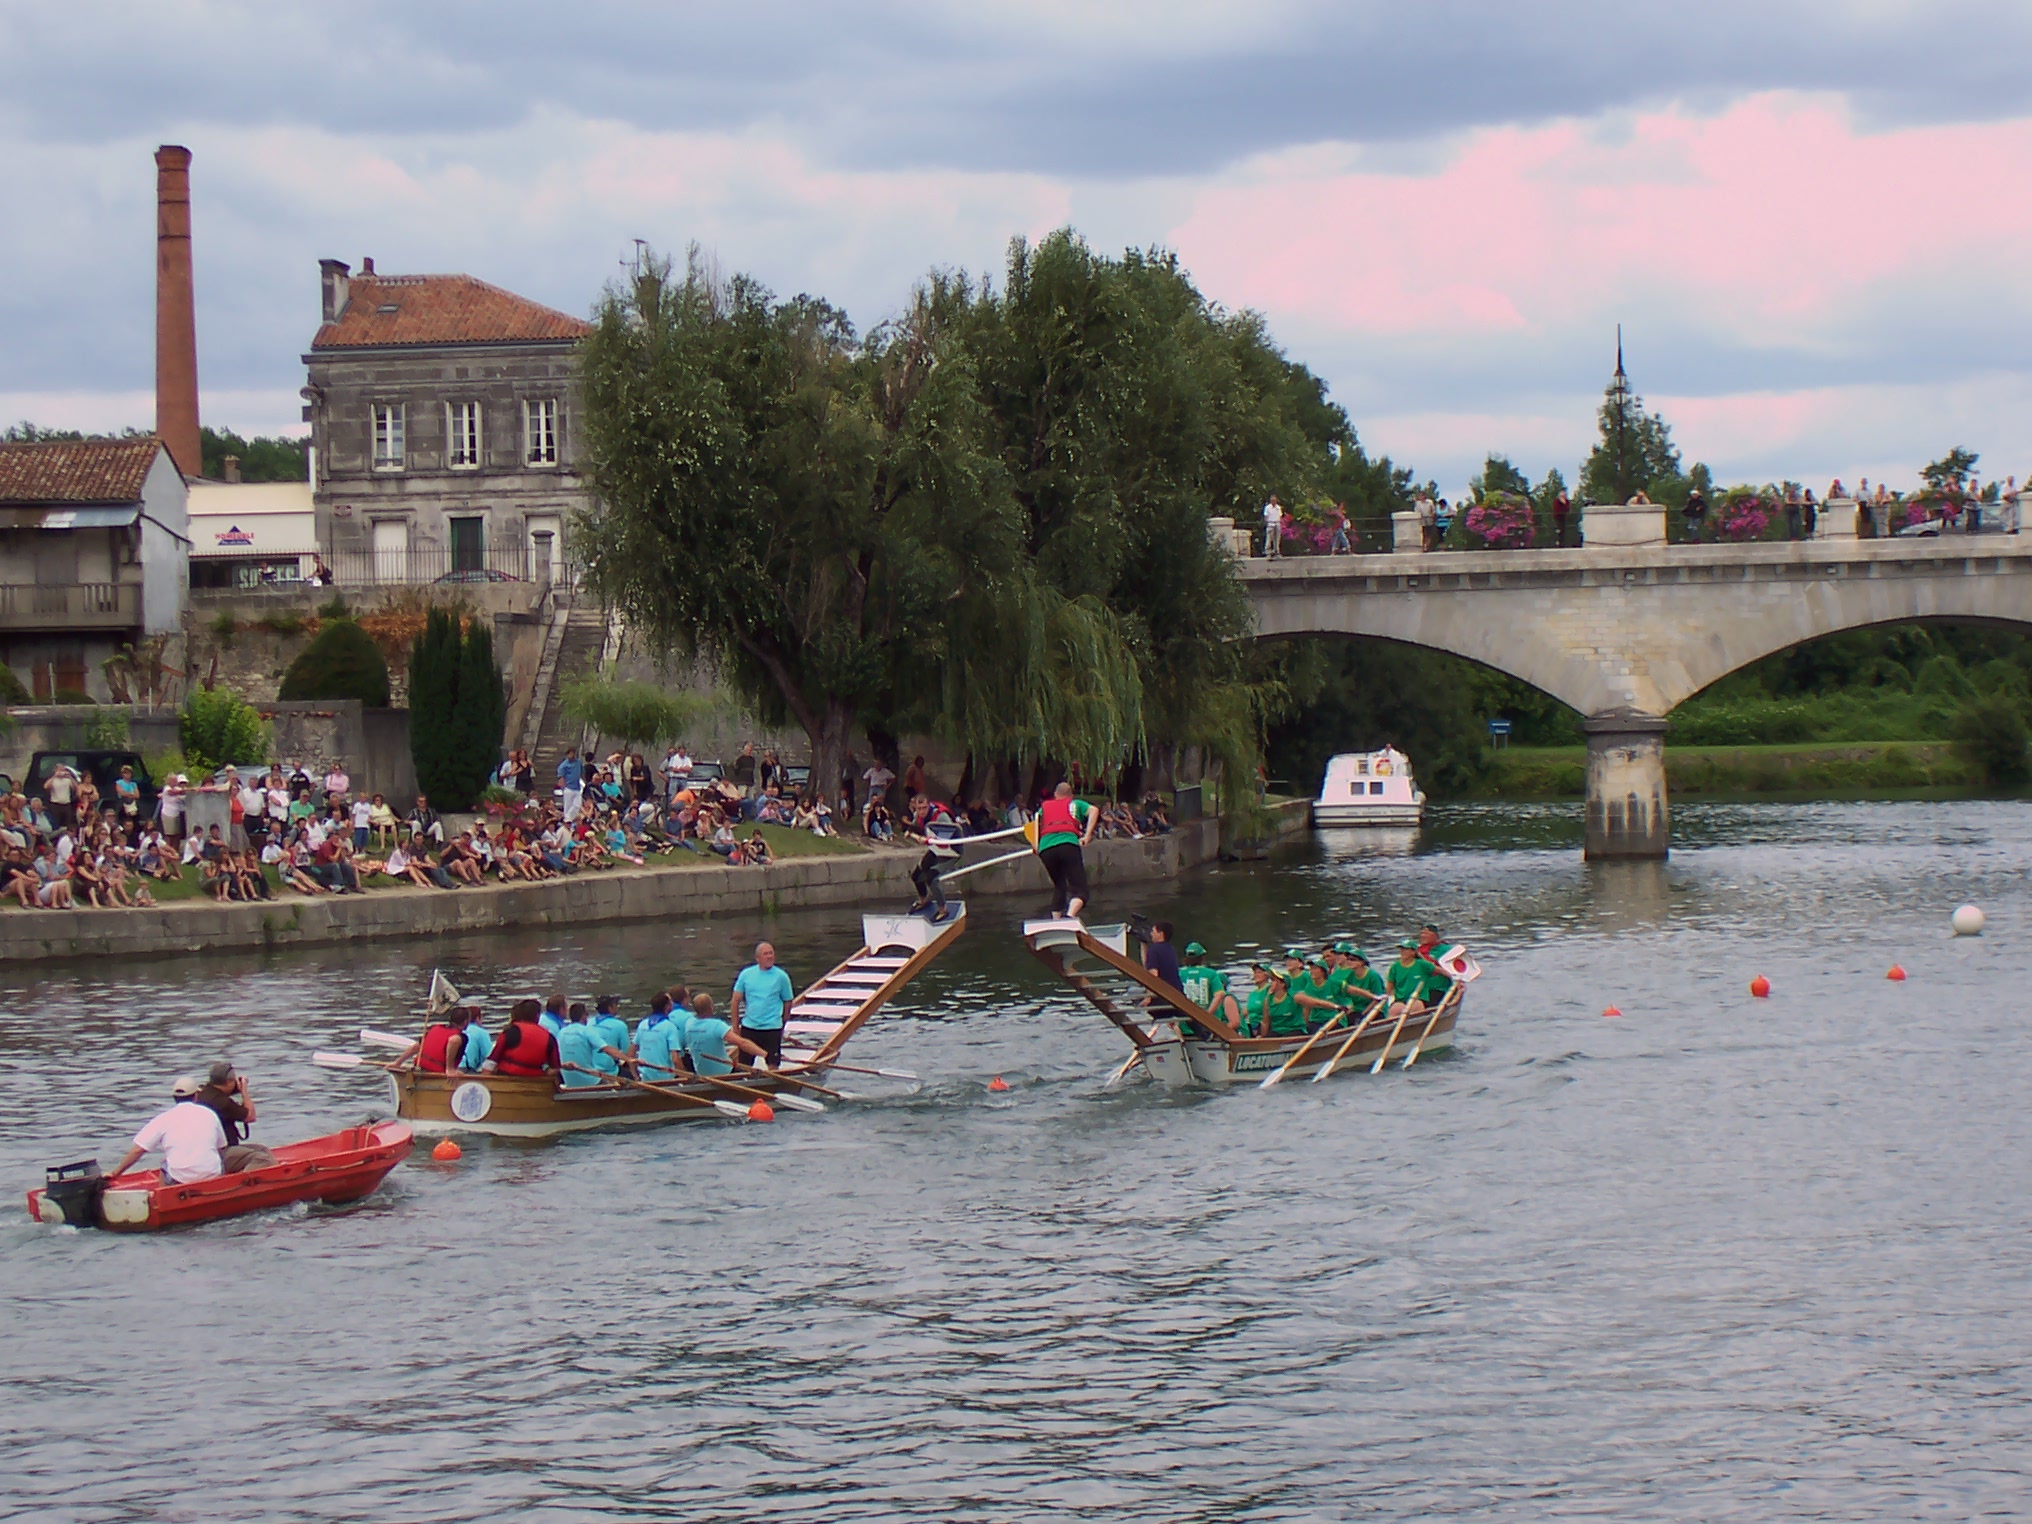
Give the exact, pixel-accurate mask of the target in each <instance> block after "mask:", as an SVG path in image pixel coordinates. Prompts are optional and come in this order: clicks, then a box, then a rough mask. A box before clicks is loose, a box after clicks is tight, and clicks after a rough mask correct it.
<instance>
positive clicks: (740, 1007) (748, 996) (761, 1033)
mask: <svg viewBox="0 0 2032 1524" xmlns="http://www.w3.org/2000/svg"><path fill="white" fill-rule="evenodd" d="M790 999H791V989H790V975H788V974H786V973H785V972H784V971H783V970H782V969H780V968H778V967H777V966H776V949H775V948H774V947H771V946H770V945H769V944H768V943H767V942H758V943H756V944H755V961H754V962H753V963H750V964H749V965H748V966H747V967H746V968H744V969H742V970H741V972H740V975H739V976H738V977H737V978H736V979H735V980H734V1003H733V1006H732V1008H731V1009H730V1010H729V1012H728V1019H729V1020H731V1021H733V1022H734V1023H735V1024H736V1025H737V1026H738V1027H739V1028H740V1035H741V1036H742V1037H743V1038H744V1039H746V1040H747V1041H748V1042H750V1043H752V1044H754V1045H755V1046H756V1047H757V1048H760V1049H761V1050H762V1052H763V1053H765V1054H767V1055H768V1057H769V1067H770V1068H772V1069H781V1068H782V1067H783V1013H784V1011H785V1010H787V1009H788V1008H789V1006H790ZM743 1051H745V1050H743Z"/></svg>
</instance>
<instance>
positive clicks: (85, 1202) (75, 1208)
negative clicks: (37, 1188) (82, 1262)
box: [42, 1159, 106, 1228]
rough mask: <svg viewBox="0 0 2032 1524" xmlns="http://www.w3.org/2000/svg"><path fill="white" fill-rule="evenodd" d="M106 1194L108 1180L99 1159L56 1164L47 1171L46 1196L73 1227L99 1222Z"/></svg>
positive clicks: (94, 1224)
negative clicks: (101, 1169)
mask: <svg viewBox="0 0 2032 1524" xmlns="http://www.w3.org/2000/svg"><path fill="white" fill-rule="evenodd" d="M105 1194H106V1181H105V1177H104V1175H103V1174H102V1173H101V1172H100V1169H99V1161H98V1160H97V1159H84V1160H81V1161H79V1162H78V1163H76V1164H52V1165H50V1166H49V1167H48V1168H47V1169H46V1170H44V1171H43V1187H42V1199H43V1200H44V1201H46V1202H48V1203H49V1204H51V1205H52V1206H55V1207H57V1208H59V1209H60V1210H61V1211H62V1212H63V1220H64V1221H65V1223H67V1224H68V1225H69V1226H71V1227H73V1228H96V1227H97V1226H98V1225H99V1198H100V1197H101V1196H103V1195H105Z"/></svg>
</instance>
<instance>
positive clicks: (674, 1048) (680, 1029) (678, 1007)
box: [670, 984, 691, 1074]
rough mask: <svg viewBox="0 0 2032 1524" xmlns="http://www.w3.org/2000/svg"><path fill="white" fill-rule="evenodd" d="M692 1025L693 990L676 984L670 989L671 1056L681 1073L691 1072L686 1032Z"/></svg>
mask: <svg viewBox="0 0 2032 1524" xmlns="http://www.w3.org/2000/svg"><path fill="white" fill-rule="evenodd" d="M690 1026H691V991H690V990H689V989H687V988H686V987H685V986H684V985H682V984H680V985H676V986H674V987H673V988H672V989H671V991H670V1058H671V1062H673V1063H674V1064H676V1065H677V1068H678V1072H679V1073H680V1074H689V1073H690V1072H691V1060H690V1059H689V1058H688V1057H686V1056H685V1051H684V1039H685V1034H686V1032H687V1030H688V1029H689V1028H690Z"/></svg>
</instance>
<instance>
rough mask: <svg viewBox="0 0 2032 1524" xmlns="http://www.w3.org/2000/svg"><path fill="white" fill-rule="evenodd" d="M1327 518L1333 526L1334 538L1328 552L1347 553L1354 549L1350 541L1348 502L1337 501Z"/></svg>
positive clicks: (1336, 554) (1339, 554)
mask: <svg viewBox="0 0 2032 1524" xmlns="http://www.w3.org/2000/svg"><path fill="white" fill-rule="evenodd" d="M1326 518H1327V523H1329V524H1330V525H1332V526H1333V540H1332V542H1331V543H1330V544H1329V545H1328V546H1327V554H1328V555H1334V556H1345V555H1347V554H1348V553H1349V552H1350V551H1352V550H1353V549H1354V547H1353V546H1352V545H1350V544H1349V543H1348V505H1347V504H1346V503H1335V504H1334V505H1333V511H1332V512H1331V513H1329V514H1328V515H1327V516H1326Z"/></svg>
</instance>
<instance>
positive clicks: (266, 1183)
mask: <svg viewBox="0 0 2032 1524" xmlns="http://www.w3.org/2000/svg"><path fill="white" fill-rule="evenodd" d="M410 1138H411V1134H410V1130H409V1127H408V1124H406V1123H403V1122H372V1123H368V1124H367V1125H365V1126H361V1127H348V1128H346V1129H344V1130H343V1131H340V1132H334V1133H328V1134H326V1135H325V1136H324V1137H322V1138H306V1139H304V1141H303V1142H301V1143H287V1144H284V1145H283V1146H282V1147H281V1148H278V1149H276V1150H275V1162H274V1163H273V1164H271V1165H269V1166H268V1167H267V1168H266V1169H250V1170H246V1171H244V1172H242V1173H240V1174H237V1175H219V1176H216V1177H214V1178H213V1179H210V1180H198V1181H194V1182H193V1183H191V1184H189V1185H178V1184H176V1183H175V1182H173V1181H170V1180H165V1179H164V1178H163V1176H162V1171H160V1170H154V1169H149V1170H136V1171H134V1172H132V1173H130V1174H125V1175H116V1176H114V1177H113V1178H112V1179H110V1180H106V1179H103V1178H101V1177H100V1176H99V1174H98V1166H97V1164H96V1163H92V1164H89V1165H65V1166H62V1167H61V1168H60V1169H53V1170H51V1171H50V1182H49V1184H47V1185H45V1186H43V1187H42V1188H41V1189H40V1190H33V1191H30V1192H29V1193H28V1210H29V1214H30V1215H31V1216H33V1217H34V1218H35V1220H36V1221H37V1222H69V1223H72V1224H73V1225H75V1226H77V1227H101V1228H113V1229H116V1230H118V1231H120V1232H126V1233H153V1232H155V1231H157V1230H159V1229H162V1228H181V1227H186V1226H188V1225H189V1224H191V1223H194V1222H211V1221H212V1220H213V1219H215V1218H219V1217H238V1216H239V1215H240V1214H241V1213H243V1212H260V1211H265V1210H267V1209H268V1208H270V1207H280V1206H288V1205H289V1204H290V1203H292V1202H296V1201H358V1200H359V1199H360V1198H361V1197H362V1196H365V1195H367V1194H369V1193H370V1192H371V1191H373V1189H374V1188H375V1187H376V1186H377V1185H379V1184H380V1183H381V1182H382V1181H383V1180H384V1179H386V1178H387V1175H388V1172H389V1171H390V1170H392V1169H394V1168H395V1166H396V1165H398V1164H400V1163H401V1162H402V1160H403V1158H404V1157H405V1156H406V1155H407V1154H408V1153H409V1144H410Z"/></svg>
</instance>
